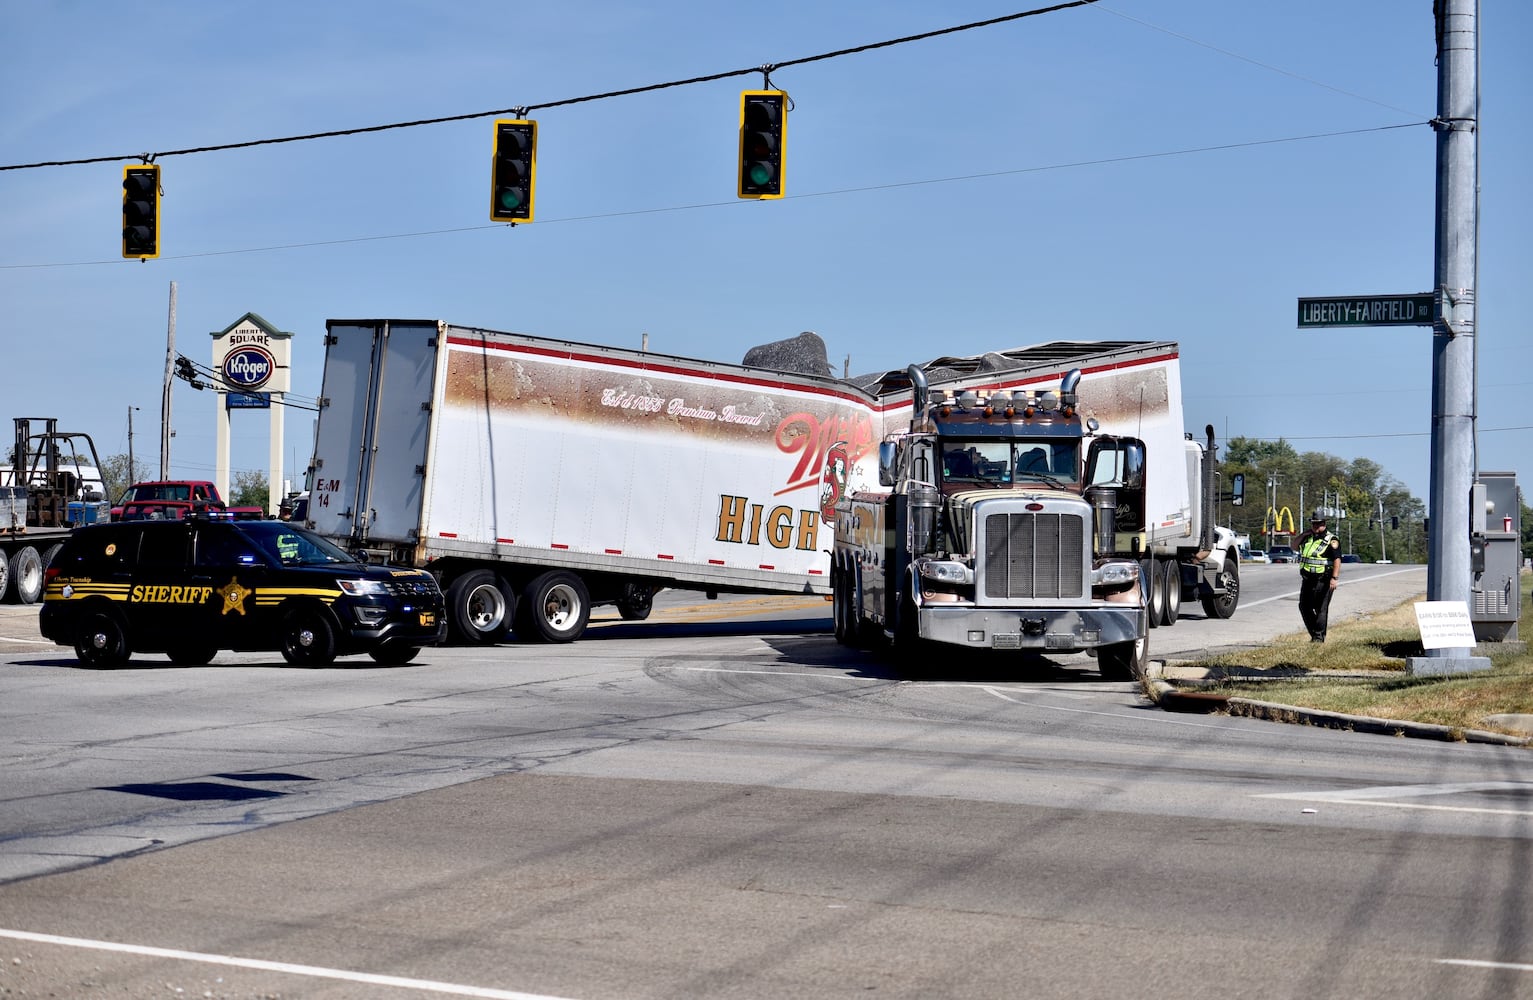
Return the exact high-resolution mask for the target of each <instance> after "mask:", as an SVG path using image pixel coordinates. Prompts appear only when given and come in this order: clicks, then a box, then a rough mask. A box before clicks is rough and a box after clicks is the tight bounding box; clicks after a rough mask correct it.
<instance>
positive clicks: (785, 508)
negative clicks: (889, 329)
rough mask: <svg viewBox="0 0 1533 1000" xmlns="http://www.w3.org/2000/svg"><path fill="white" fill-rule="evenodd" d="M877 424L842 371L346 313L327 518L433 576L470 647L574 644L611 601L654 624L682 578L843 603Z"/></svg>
mask: <svg viewBox="0 0 1533 1000" xmlns="http://www.w3.org/2000/svg"><path fill="white" fill-rule="evenodd" d="M822 354H823V346H822ZM876 423H877V418H876V408H875V405H874V400H873V398H872V397H871V396H869V395H868V394H867V393H865V392H863V391H862V390H859V389H857V388H855V387H852V386H850V385H848V384H847V383H846V382H843V381H842V380H840V379H835V378H832V377H831V376H830V375H829V371H828V368H826V369H825V371H824V373H823V374H804V373H796V372H785V371H778V370H774V369H768V368H764V367H757V366H745V365H731V364H721V363H714V362H705V361H697V360H692V359H688V358H682V357H676V356H671V355H665V354H657V353H651V352H648V351H637V350H627V349H623V348H615V347H602V346H596V345H591V344H578V343H571V342H567V341H559V340H552V339H548V338H543V337H535V336H528V335H524V334H515V333H506V332H499V331H491V330H484V329H478V328H472V327H464V326H454V325H451V324H448V323H441V322H437V321H434V320H331V321H330V322H329V323H328V324H327V336H326V348H325V367H324V376H323V386H322V389H321V393H320V410H319V418H318V422H317V426H316V431H315V452H314V458H313V468H312V471H311V475H310V479H311V487H310V490H309V506H308V512H307V515H306V518H307V523H308V524H309V525H310V526H312V527H313V528H315V529H316V530H318V531H319V532H320V533H321V534H323V535H325V536H327V537H328V538H330V539H331V540H333V541H336V542H337V543H339V544H340V545H341V546H342V547H344V548H347V549H349V550H351V551H354V552H361V553H366V554H367V555H368V556H369V557H370V558H373V559H376V560H380V561H384V562H389V563H394V564H400V565H405V566H412V567H420V568H426V569H429V570H430V571H431V572H432V573H433V574H434V575H435V576H436V577H437V579H438V580H439V582H440V584H441V587H442V590H443V591H444V593H445V594H446V596H447V614H448V623H449V637H450V640H449V641H456V642H459V643H468V644H484V643H493V642H498V641H501V640H503V639H505V638H507V637H508V634H509V633H511V632H512V631H513V630H514V632H515V634H516V637H517V638H519V639H521V640H523V641H544V642H568V641H571V640H574V639H576V638H578V637H579V636H580V635H581V634H582V633H583V632H584V630H585V628H586V625H587V623H588V621H589V616H590V610H591V607H592V606H593V605H598V604H611V605H616V606H617V608H618V610H619V612H620V613H621V614H622V616H623V617H624V618H632V619H637V618H643V617H645V616H647V614H648V612H649V609H650V603H651V600H652V597H653V595H654V593H655V592H656V590H658V589H659V588H662V587H664V588H678V589H686V590H696V591H700V592H703V593H705V594H707V595H709V596H717V595H718V594H720V593H768V594H771V593H777V594H805V595H822V596H823V595H828V594H829V592H830V555H829V550H830V548H831V533H832V530H833V525H832V523H831V522H832V519H833V517H834V504H835V502H836V501H837V500H838V499H839V498H840V496H841V495H842V493H844V492H845V491H846V490H849V489H854V488H861V487H862V486H863V485H865V484H864V483H863V482H862V480H863V479H866V480H868V482H871V479H872V476H873V463H874V455H875V453H876V451H877V447H878V435H879V431H878V428H877V426H876Z"/></svg>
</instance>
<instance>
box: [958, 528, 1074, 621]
mask: <svg viewBox="0 0 1533 1000" xmlns="http://www.w3.org/2000/svg"><path fill="white" fill-rule="evenodd" d="M984 524H985V538H984V542H983V545H984V553H985V597H987V598H990V599H992V600H1008V599H1010V600H1020V599H1027V598H1079V597H1080V596H1081V595H1082V594H1083V592H1084V591H1085V572H1086V568H1085V566H1086V564H1085V557H1084V551H1085V549H1084V546H1085V539H1086V525H1085V521H1084V520H1083V519H1082V518H1080V517H1078V516H1076V515H1074V514H991V515H989V516H988V517H986V518H985V521H984Z"/></svg>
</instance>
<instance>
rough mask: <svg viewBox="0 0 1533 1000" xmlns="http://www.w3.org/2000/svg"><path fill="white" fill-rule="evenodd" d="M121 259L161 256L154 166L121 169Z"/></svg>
mask: <svg viewBox="0 0 1533 1000" xmlns="http://www.w3.org/2000/svg"><path fill="white" fill-rule="evenodd" d="M122 255H123V256H124V257H137V258H138V259H139V260H147V259H148V258H150V257H158V256H159V255H160V168H159V167H158V166H156V165H155V164H153V163H143V164H137V165H129V166H125V167H123V168H122Z"/></svg>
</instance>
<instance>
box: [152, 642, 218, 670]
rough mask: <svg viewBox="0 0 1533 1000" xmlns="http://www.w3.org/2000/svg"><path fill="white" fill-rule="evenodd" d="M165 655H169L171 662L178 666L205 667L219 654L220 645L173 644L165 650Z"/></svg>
mask: <svg viewBox="0 0 1533 1000" xmlns="http://www.w3.org/2000/svg"><path fill="white" fill-rule="evenodd" d="M165 655H167V656H169V657H170V662H171V663H174V664H175V665H176V666H178V667H205V666H207V665H208V664H209V663H212V662H213V657H215V656H217V655H218V647H217V646H202V645H198V644H196V643H185V644H182V645H177V646H172V647H171V648H170V649H168V650H166V651H165Z"/></svg>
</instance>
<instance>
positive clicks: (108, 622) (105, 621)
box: [75, 610, 133, 668]
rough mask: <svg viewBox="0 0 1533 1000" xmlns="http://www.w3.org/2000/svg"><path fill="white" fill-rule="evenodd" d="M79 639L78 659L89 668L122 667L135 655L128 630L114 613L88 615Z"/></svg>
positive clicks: (76, 641) (95, 612)
mask: <svg viewBox="0 0 1533 1000" xmlns="http://www.w3.org/2000/svg"><path fill="white" fill-rule="evenodd" d="M76 636H77V637H76V639H75V657H76V658H77V659H79V661H80V662H81V663H83V664H85V665H86V666H87V667H97V668H103V667H120V666H122V665H123V664H124V663H127V662H128V658H129V657H130V656H132V655H133V651H132V649H131V648H129V646H128V632H127V629H125V628H124V627H123V624H122V619H120V618H119V617H117V614H116V613H115V612H113V611H107V610H100V611H91V612H89V613H87V614H86V615H85V617H84V618H82V619H81V620H80V630H79V631H78V632H77V633H76Z"/></svg>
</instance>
